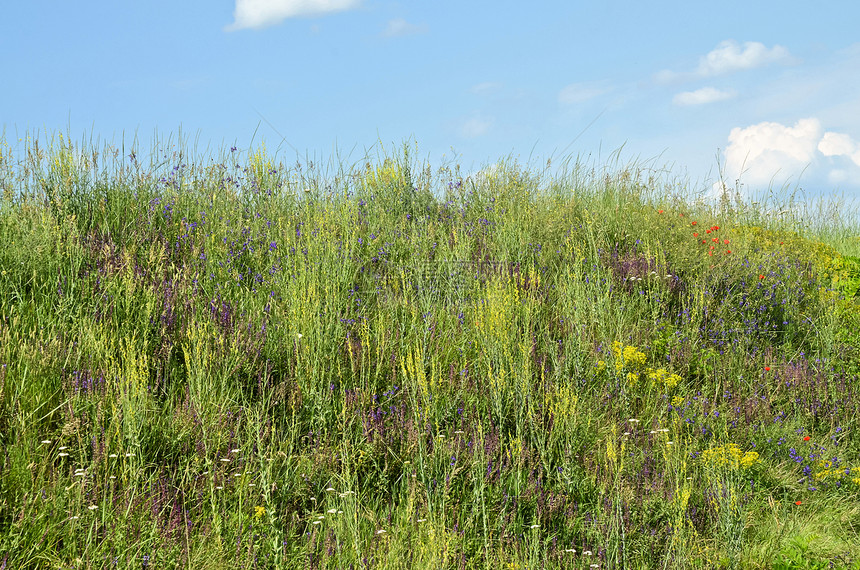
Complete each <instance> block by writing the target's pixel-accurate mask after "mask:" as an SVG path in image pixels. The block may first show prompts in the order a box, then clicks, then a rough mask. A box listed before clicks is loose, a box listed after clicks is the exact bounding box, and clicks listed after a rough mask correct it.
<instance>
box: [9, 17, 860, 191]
mask: <svg viewBox="0 0 860 570" xmlns="http://www.w3.org/2000/svg"><path fill="white" fill-rule="evenodd" d="M2 12H3V15H2V17H0V61H2V69H3V74H2V80H0V123H2V124H0V134H2V135H3V137H4V138H5V139H6V141H7V143H8V144H10V145H12V146H13V147H14V145H15V144H16V143H17V142H18V141H19V140H20V139H25V138H26V135H29V136H31V138H32V137H39V138H41V139H49V138H50V136H51V134H55V133H58V132H63V133H67V134H70V135H72V137H73V138H76V139H84V138H87V137H89V138H93V137H95V138H97V139H98V140H100V141H109V142H112V143H115V144H116V143H119V142H125V143H126V144H128V143H129V142H130V141H132V140H134V139H135V137H136V138H137V140H138V142H139V144H140V146H141V147H142V148H146V147H149V146H150V145H151V143H152V142H153V141H154V140H163V139H164V138H166V137H168V136H170V135H171V134H172V135H173V136H177V134H180V135H181V136H182V137H185V138H187V139H188V140H190V142H191V145H192V147H193V148H195V149H197V150H198V151H203V152H211V151H213V150H217V149H223V148H229V147H231V146H237V147H239V148H240V149H245V150H247V149H249V148H252V147H256V146H257V145H259V144H260V142H261V141H265V143H266V145H267V150H268V151H269V152H270V153H273V154H276V155H277V156H278V158H282V159H283V160H284V162H285V163H291V162H292V161H295V160H296V159H297V158H299V157H300V158H302V159H306V158H308V157H314V158H315V159H316V160H317V161H320V160H331V159H332V158H333V157H339V158H338V160H341V161H346V162H351V161H359V160H361V159H362V157H364V156H365V155H366V154H367V153H370V155H371V156H377V155H378V153H379V152H382V153H383V154H386V153H387V154H388V155H391V153H392V151H396V149H398V148H400V147H402V145H403V143H404V142H407V141H412V143H414V146H417V154H418V156H420V157H421V159H422V160H427V161H429V162H430V164H431V165H433V166H434V167H435V166H441V165H442V164H460V165H461V166H462V168H463V170H464V171H465V172H469V171H476V170H478V169H480V168H485V167H488V166H490V165H492V164H494V163H495V162H497V161H499V160H501V159H506V158H507V159H517V160H518V161H519V163H520V164H521V165H539V166H541V167H542V166H543V165H544V164H545V162H546V160H547V159H550V158H551V159H552V160H553V161H554V163H555V164H559V163H560V162H561V161H562V159H563V158H565V157H572V158H577V157H578V158H580V159H581V160H583V161H586V162H589V161H590V162H591V163H592V164H596V165H605V164H607V163H609V162H611V161H612V160H613V159H617V160H618V161H620V163H621V164H631V163H636V164H644V165H650V166H651V167H654V168H655V169H661V170H664V171H670V172H672V173H673V176H678V177H680V178H681V179H684V180H687V181H688V183H689V184H690V185H691V186H692V187H695V188H703V189H710V190H711V191H713V189H714V188H715V187H719V186H718V185H719V181H720V180H723V181H725V182H726V183H728V184H729V185H730V186H732V187H735V186H737V187H738V188H739V189H740V190H741V192H742V193H743V194H744V195H746V196H757V195H762V193H765V194H766V193H770V192H772V193H775V194H777V195H779V194H781V193H782V194H784V193H790V192H792V191H795V192H797V191H798V190H799V191H800V192H801V194H799V196H800V195H802V196H805V197H807V198H809V197H815V196H821V195H838V196H843V197H844V198H845V199H846V201H852V200H857V203H858V205H860V40H858V35H857V31H856V30H857V26H856V23H857V22H858V21H860V4H858V3H856V2H851V1H848V0H844V1H832V2H822V3H810V2H808V1H805V2H797V1H794V0H779V1H771V0H760V1H756V2H750V1H749V0H745V1H743V2H740V1H735V0H723V1H722V2H719V3H709V4H706V3H701V2H690V1H689V0H685V1H683V2H675V1H662V2H661V1H655V2H642V1H641V0H636V1H624V2H621V1H614V0H601V1H600V2H579V1H571V0H559V1H556V0H553V1H539V0H532V1H529V2H522V1H513V0H495V1H493V2H486V1H483V0H472V1H469V2H462V1H461V0H457V1H450V0H436V1H434V2H403V1H400V2H398V1H385V0H218V1H212V0H181V1H176V0H169V1H168V0H146V1H143V2H126V1H119V2H118V1H116V0H110V1H106V0H90V1H88V2H61V1H58V0H26V1H24V0H14V1H13V0H10V1H9V2H6V3H5V6H4V7H3V9H2ZM613 153H615V154H613ZM715 185H716V186H715Z"/></svg>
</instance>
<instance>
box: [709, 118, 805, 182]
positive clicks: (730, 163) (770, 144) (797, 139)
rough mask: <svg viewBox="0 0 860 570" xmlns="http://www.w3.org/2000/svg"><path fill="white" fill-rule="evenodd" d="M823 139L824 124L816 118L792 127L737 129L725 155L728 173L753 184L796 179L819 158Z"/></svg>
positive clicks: (772, 125)
mask: <svg viewBox="0 0 860 570" xmlns="http://www.w3.org/2000/svg"><path fill="white" fill-rule="evenodd" d="M821 138H822V133H821V123H820V122H819V121H818V119H815V118H809V119H801V120H799V121H797V123H795V125H794V126H793V127H787V126H785V125H782V124H780V123H769V122H765V123H758V124H756V125H751V126H749V127H746V128H740V127H736V128H734V129H732V130H731V133H729V146H728V147H727V148H726V152H725V158H726V171H727V174H728V175H729V176H730V177H731V178H732V179H737V178H742V179H743V181H744V182H747V183H754V184H767V183H769V182H770V181H772V180H774V178H775V177H779V178H780V179H781V180H787V179H788V178H792V177H797V176H799V175H800V173H801V172H803V170H804V169H805V168H806V167H807V166H809V165H810V164H811V163H812V162H814V160H815V159H816V150H817V146H818V142H819V141H820V140H821Z"/></svg>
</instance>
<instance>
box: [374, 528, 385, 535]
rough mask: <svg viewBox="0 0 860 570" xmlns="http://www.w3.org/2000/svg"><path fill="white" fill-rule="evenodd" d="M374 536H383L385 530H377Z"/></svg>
mask: <svg viewBox="0 0 860 570" xmlns="http://www.w3.org/2000/svg"><path fill="white" fill-rule="evenodd" d="M376 534H385V529H384V528H381V529H379V530H378V531H376Z"/></svg>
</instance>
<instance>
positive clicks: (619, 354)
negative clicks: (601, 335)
mask: <svg viewBox="0 0 860 570" xmlns="http://www.w3.org/2000/svg"><path fill="white" fill-rule="evenodd" d="M612 352H613V353H614V354H615V370H617V371H618V372H621V370H623V369H624V368H638V367H640V366H642V365H644V364H645V361H646V360H647V357H646V356H645V353H644V352H642V351H640V350H639V349H638V348H636V347H635V346H624V345H623V344H621V343H620V342H618V341H617V340H616V341H615V342H613V343H612Z"/></svg>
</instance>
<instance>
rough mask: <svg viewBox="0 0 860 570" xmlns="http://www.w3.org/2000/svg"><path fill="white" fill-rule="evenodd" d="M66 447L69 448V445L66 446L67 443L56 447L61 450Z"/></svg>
mask: <svg viewBox="0 0 860 570" xmlns="http://www.w3.org/2000/svg"><path fill="white" fill-rule="evenodd" d="M68 448H69V446H68V445H61V446H60V447H58V448H57V449H59V450H60V451H63V450H64V449H68Z"/></svg>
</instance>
